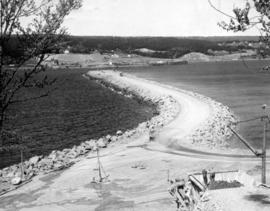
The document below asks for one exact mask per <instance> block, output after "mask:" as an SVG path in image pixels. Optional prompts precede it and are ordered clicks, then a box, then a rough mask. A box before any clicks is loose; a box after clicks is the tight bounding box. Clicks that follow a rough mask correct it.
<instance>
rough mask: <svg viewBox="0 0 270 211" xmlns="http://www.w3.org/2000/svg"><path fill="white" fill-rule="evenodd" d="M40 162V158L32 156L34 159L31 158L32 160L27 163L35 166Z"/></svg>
mask: <svg viewBox="0 0 270 211" xmlns="http://www.w3.org/2000/svg"><path fill="white" fill-rule="evenodd" d="M39 160H40V156H34V157H32V158H30V160H29V163H31V164H34V165H35V164H37V162H38V161H39Z"/></svg>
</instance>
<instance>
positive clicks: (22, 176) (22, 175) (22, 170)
mask: <svg viewBox="0 0 270 211" xmlns="http://www.w3.org/2000/svg"><path fill="white" fill-rule="evenodd" d="M20 151H21V180H23V179H24V169H23V149H22V148H21V150H20Z"/></svg>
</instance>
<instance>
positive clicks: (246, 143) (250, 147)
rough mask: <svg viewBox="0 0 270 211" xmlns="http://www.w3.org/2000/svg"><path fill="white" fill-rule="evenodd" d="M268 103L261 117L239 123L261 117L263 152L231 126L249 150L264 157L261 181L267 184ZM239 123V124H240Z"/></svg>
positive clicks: (269, 119)
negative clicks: (257, 149)
mask: <svg viewBox="0 0 270 211" xmlns="http://www.w3.org/2000/svg"><path fill="white" fill-rule="evenodd" d="M266 107H267V106H266V105H265V104H264V105H262V109H263V114H262V116H260V117H256V118H253V119H248V120H244V121H239V122H238V123H242V122H250V121H254V120H258V119H261V121H262V122H263V140H262V151H261V153H259V152H257V151H256V150H255V149H254V148H253V147H252V146H251V145H250V144H249V143H248V141H247V140H246V139H244V138H243V137H242V136H241V135H240V134H238V133H237V132H236V131H235V130H234V129H232V128H231V127H230V126H228V127H229V129H230V130H231V131H232V132H233V133H234V134H235V135H236V136H237V138H239V140H240V141H242V143H243V144H245V145H246V147H247V148H249V150H250V151H251V152H252V153H253V154H254V155H255V156H256V157H261V158H262V175H261V181H262V184H266V133H267V128H268V123H270V118H269V116H268V115H267V112H266ZM238 123H237V124H238Z"/></svg>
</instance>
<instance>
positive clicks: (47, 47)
mask: <svg viewBox="0 0 270 211" xmlns="http://www.w3.org/2000/svg"><path fill="white" fill-rule="evenodd" d="M37 2H38V3H37ZM80 6H81V0H40V1H35V0H1V19H0V22H1V23H0V25H1V40H0V43H1V46H0V54H1V57H0V62H1V66H0V78H1V80H0V131H2V129H3V123H4V120H5V119H6V111H7V109H8V107H9V106H10V105H12V104H14V103H18V102H23V101H28V100H33V99H37V98H40V97H44V96H47V95H48V93H49V92H48V91H46V92H43V93H42V94H40V95H38V96H34V97H31V98H23V99H21V98H19V97H18V96H19V92H20V91H21V90H22V89H28V88H33V87H36V88H44V87H46V86H49V85H51V84H52V83H53V82H54V80H49V79H48V77H47V76H46V75H45V76H44V77H43V78H42V79H36V78H35V76H36V75H38V74H39V73H41V72H43V71H45V70H46V69H45V68H44V67H43V66H42V62H43V61H44V60H45V59H46V54H47V53H48V52H50V51H52V50H54V49H56V48H58V47H59V45H61V41H63V40H64V37H65V36H66V33H67V32H66V29H65V28H63V27H62V24H63V21H64V19H65V17H66V16H67V15H69V14H70V12H71V11H72V10H74V9H78V8H79V7H80ZM10 46H13V48H12V47H10ZM11 49H15V51H14V50H13V51H12V50H11ZM14 52H16V53H14Z"/></svg>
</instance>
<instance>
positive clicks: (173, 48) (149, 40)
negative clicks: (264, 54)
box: [65, 36, 254, 58]
mask: <svg viewBox="0 0 270 211" xmlns="http://www.w3.org/2000/svg"><path fill="white" fill-rule="evenodd" d="M224 39H225V37H220V38H218V37H93V36H91V37H89V36H70V37H68V38H67V39H66V46H65V47H66V48H69V50H70V52H71V53H90V52H92V51H93V50H96V49H98V50H99V51H100V52H108V51H112V50H113V51H117V50H118V51H122V52H125V53H138V54H140V55H143V56H144V55H147V56H152V57H157V58H179V57H180V56H182V55H184V54H186V53H189V52H194V51H196V52H201V53H204V54H208V50H209V49H211V50H212V51H224V50H225V51H228V52H235V51H238V50H239V49H241V47H239V46H220V45H219V43H218V42H219V41H224ZM230 39H233V38H232V37H230ZM241 39H244V38H241ZM250 39H251V38H250ZM252 39H254V38H252ZM137 49H149V51H152V53H151V54H148V52H140V51H138V50H137ZM136 50H137V52H136ZM153 51H155V53H153Z"/></svg>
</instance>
